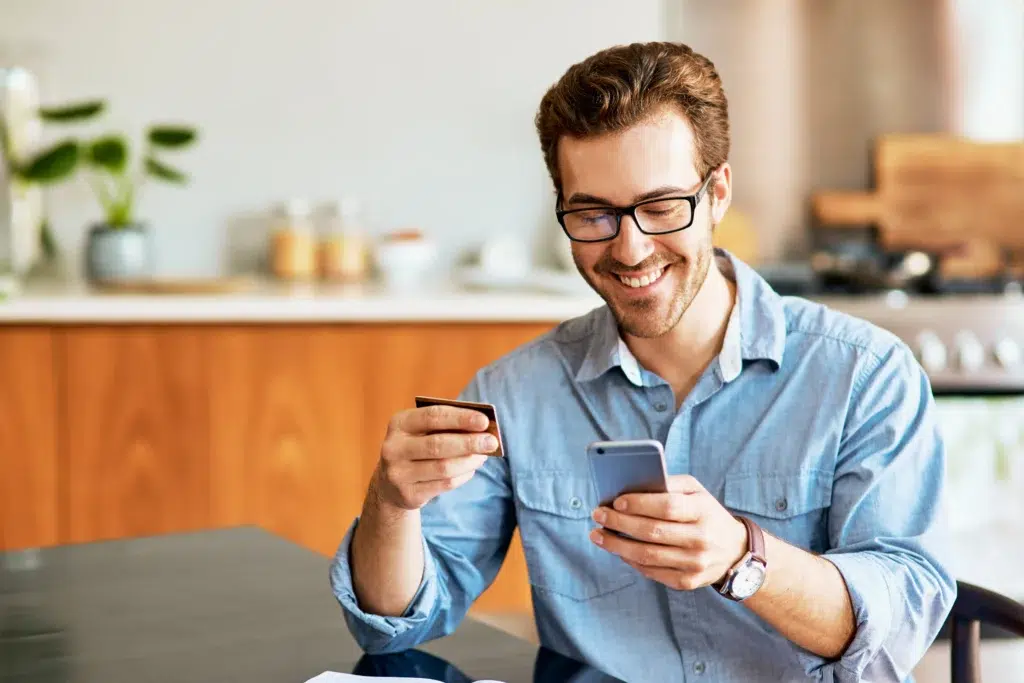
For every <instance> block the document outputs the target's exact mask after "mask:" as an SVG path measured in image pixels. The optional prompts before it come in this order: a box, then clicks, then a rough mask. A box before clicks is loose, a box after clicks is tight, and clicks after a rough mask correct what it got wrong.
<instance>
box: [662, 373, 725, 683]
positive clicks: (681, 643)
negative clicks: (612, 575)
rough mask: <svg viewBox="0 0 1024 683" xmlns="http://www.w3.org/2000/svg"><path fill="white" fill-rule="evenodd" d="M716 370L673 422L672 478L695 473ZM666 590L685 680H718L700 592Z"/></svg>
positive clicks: (716, 386) (717, 382) (668, 447)
mask: <svg viewBox="0 0 1024 683" xmlns="http://www.w3.org/2000/svg"><path fill="white" fill-rule="evenodd" d="M713 368H714V365H712V366H711V367H709V368H708V370H707V371H706V372H705V373H704V374H703V375H702V377H701V379H700V380H699V381H698V382H697V385H696V386H694V388H693V390H692V391H691V392H690V395H689V396H687V397H686V400H685V401H684V402H683V405H682V406H681V407H680V409H679V412H678V414H677V415H676V416H675V419H673V420H672V424H671V426H670V428H669V430H668V437H667V439H666V442H665V446H666V449H665V451H666V461H667V462H666V466H667V467H668V470H669V474H689V473H690V472H691V460H690V458H691V453H692V436H693V433H694V428H693V427H694V425H693V420H694V416H695V414H696V413H695V409H696V408H697V406H699V405H700V404H701V403H703V402H705V401H707V400H708V399H710V398H711V397H712V396H713V395H714V394H716V393H718V391H719V390H720V389H721V388H722V386H723V382H722V380H721V377H720V375H719V373H717V372H715V371H714V370H713ZM670 453H671V456H670V455H669V454H670ZM664 590H666V591H668V605H669V613H670V616H671V623H672V631H673V636H674V637H675V641H676V644H677V645H678V647H679V656H680V660H681V665H682V676H681V677H680V678H681V680H684V681H712V680H715V676H714V670H713V661H712V653H713V649H712V645H713V644H712V641H711V637H710V635H709V634H708V633H707V632H706V631H705V630H704V627H703V622H704V620H703V619H702V618H701V615H700V611H699V607H698V600H697V594H696V592H695V591H682V590H674V589H670V588H665V589H664ZM700 590H706V589H700Z"/></svg>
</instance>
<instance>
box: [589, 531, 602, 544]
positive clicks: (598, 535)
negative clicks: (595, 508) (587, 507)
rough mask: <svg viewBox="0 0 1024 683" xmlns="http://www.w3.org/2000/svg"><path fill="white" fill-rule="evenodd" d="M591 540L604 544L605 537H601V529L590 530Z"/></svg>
mask: <svg viewBox="0 0 1024 683" xmlns="http://www.w3.org/2000/svg"><path fill="white" fill-rule="evenodd" d="M590 540H591V541H593V542H594V543H596V544H597V545H604V539H603V538H601V532H600V531H597V530H595V531H591V532H590Z"/></svg>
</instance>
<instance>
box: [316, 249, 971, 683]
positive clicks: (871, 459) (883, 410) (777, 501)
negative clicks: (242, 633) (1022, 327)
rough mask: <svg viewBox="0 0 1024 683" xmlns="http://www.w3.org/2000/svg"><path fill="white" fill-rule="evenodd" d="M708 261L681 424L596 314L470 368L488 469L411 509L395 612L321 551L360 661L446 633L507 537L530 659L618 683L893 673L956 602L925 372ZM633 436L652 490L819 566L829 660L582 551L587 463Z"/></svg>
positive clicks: (737, 265) (869, 331)
mask: <svg viewBox="0 0 1024 683" xmlns="http://www.w3.org/2000/svg"><path fill="white" fill-rule="evenodd" d="M718 260H719V267H720V268H722V270H723V272H725V273H726V274H727V275H728V276H729V277H731V278H733V279H734V280H735V282H736V283H737V303H736V305H735V306H734V308H733V312H732V315H731V317H730V319H729V322H728V324H727V330H726V334H725V340H724V344H723V348H722V351H721V353H720V354H719V356H718V357H717V358H716V359H715V360H714V361H713V362H712V363H711V365H710V366H709V367H708V368H707V371H706V372H705V373H704V374H703V376H702V377H701V378H700V379H699V380H698V382H697V384H696V386H695V387H694V388H693V390H692V391H691V392H690V394H689V395H688V396H687V397H686V399H685V401H684V402H683V404H682V406H681V407H680V409H679V410H675V409H674V407H675V402H674V397H673V393H672V389H671V388H670V387H669V385H668V384H667V383H666V382H665V381H664V380H663V379H661V378H660V377H658V376H657V375H655V374H654V373H652V372H649V371H648V370H646V369H644V368H643V367H641V366H640V365H639V364H638V362H637V360H636V359H635V358H634V357H633V356H632V354H631V353H630V352H629V350H628V348H627V347H626V345H625V344H624V343H623V342H622V341H621V340H620V337H619V334H618V330H617V326H616V323H615V320H614V318H613V317H612V315H611V313H610V311H609V310H608V309H607V308H606V307H601V308H598V309H596V310H594V311H592V312H591V313H589V314H587V315H585V316H583V317H580V318H576V319H573V320H570V321H568V322H565V323H563V324H561V325H559V326H558V327H557V328H555V329H554V330H552V331H551V332H550V333H548V334H545V335H544V336H542V337H540V338H538V339H536V340H535V341H533V342H530V343H528V344H526V345H524V346H522V347H520V348H519V349H517V350H515V351H513V352H512V353H511V354H509V355H507V356H505V357H504V358H502V359H500V360H498V361H496V362H495V363H493V364H491V365H490V366H488V367H486V368H484V369H482V370H480V372H479V373H478V374H477V375H476V377H475V378H474V380H473V381H472V382H471V383H470V384H469V386H467V387H466V389H465V391H464V392H463V393H462V398H464V399H467V400H473V401H487V402H491V403H494V404H495V405H496V406H497V411H498V416H499V420H500V422H501V427H502V435H503V439H504V448H505V453H506V455H507V457H506V458H503V459H501V458H492V459H489V460H488V462H487V463H486V464H485V465H484V466H483V467H482V468H481V469H480V470H479V471H478V473H477V475H476V476H475V477H474V478H473V479H472V480H470V482H469V483H467V484H466V485H464V486H463V487H461V488H459V489H457V490H455V491H452V492H449V493H445V494H443V495H442V496H440V497H438V498H437V499H435V500H434V501H432V502H431V503H430V504H428V505H427V506H426V507H424V508H423V511H422V516H423V533H424V546H423V551H424V556H425V558H426V570H425V572H424V575H423V579H422V584H421V586H420V588H419V591H418V592H417V593H416V596H415V598H414V599H413V601H412V603H411V604H410V605H409V607H408V609H407V610H406V612H405V614H404V615H403V616H402V617H400V618H392V617H381V616H377V615H372V614H367V613H364V612H363V611H362V610H360V608H359V605H358V604H357V601H356V598H355V595H354V593H353V589H352V579H351V573H350V567H349V559H348V555H349V543H350V539H351V533H352V530H351V529H350V530H349V533H348V534H347V535H346V537H345V539H344V540H343V541H342V543H341V546H340V548H339V550H338V553H337V556H336V558H335V561H334V563H333V565H332V568H331V583H332V587H333V590H334V593H335V595H336V597H337V599H338V601H339V602H340V604H341V606H342V607H343V610H344V614H345V618H346V621H347V623H348V626H349V628H350V629H351V631H352V633H353V634H354V636H355V637H356V639H357V640H358V641H359V643H360V644H361V645H362V646H363V647H364V648H365V649H366V650H367V651H371V652H386V651H396V650H402V649H405V648H410V647H414V646H416V645H418V644H419V643H422V642H423V641H426V640H429V639H432V638H437V637H439V636H443V635H446V634H448V633H451V632H452V631H453V630H454V629H455V628H456V626H457V625H458V623H459V622H460V620H461V619H462V618H463V617H464V615H465V614H466V610H467V609H468V608H469V607H470V605H471V604H472V602H473V600H474V599H475V598H476V597H477V596H478V595H480V593H481V592H482V591H483V590H484V589H485V588H486V587H487V586H488V585H489V584H490V583H491V581H492V580H493V579H494V577H495V575H496V574H497V572H498V569H499V567H500V566H501V563H502V560H503V558H504V556H505V553H506V550H507V549H508V546H509V542H510V539H511V537H512V532H513V530H514V529H515V527H516V526H517V525H518V527H519V529H520V532H521V537H522V542H523V547H524V550H525V555H526V562H527V565H528V570H529V579H530V584H531V587H532V588H531V591H532V596H533V604H534V612H535V617H536V622H537V627H538V631H539V634H540V639H541V642H542V643H543V644H544V645H546V646H548V647H549V648H551V649H554V650H557V651H559V652H561V653H563V654H566V655H568V656H571V657H575V658H577V659H580V660H583V661H586V662H588V663H591V664H593V665H595V666H596V667H598V668H600V669H603V670H605V671H607V672H608V673H610V674H612V675H615V676H618V677H619V678H622V679H624V680H627V681H658V682H659V683H660V682H665V683H668V682H670V681H716V682H726V683H728V682H736V683H741V682H748V681H767V680H774V681H796V680H808V679H810V680H821V681H844V682H845V681H859V680H861V679H864V680H871V681H897V680H905V679H908V678H909V677H910V672H911V670H912V669H913V667H914V665H915V664H916V663H917V661H918V660H919V659H920V657H921V656H922V655H923V654H924V652H925V649H926V648H927V647H928V646H929V645H930V644H931V642H932V640H933V639H934V637H935V635H936V633H937V632H938V630H939V628H940V626H941V625H942V623H943V621H944V619H945V617H946V615H947V614H948V612H949V610H950V609H951V607H952V604H953V600H954V597H955V591H956V586H955V581H954V578H953V577H952V576H951V575H950V574H949V572H948V570H947V569H946V568H945V566H944V565H943V558H942V553H943V551H944V547H945V544H944V540H945V539H944V532H943V529H944V525H943V524H942V515H941V508H940V500H941V498H942V495H941V494H942V492H943V483H944V477H945V454H944V450H943V446H942V443H941V441H940V437H939V434H938V433H937V430H936V423H935V412H934V402H933V399H932V395H931V389H930V386H929V383H928V380H927V377H926V375H925V374H924V373H923V371H922V370H921V368H920V366H919V365H918V363H917V362H916V360H915V359H914V357H913V355H912V354H911V352H910V351H909V350H908V348H907V347H906V345H904V344H903V343H902V342H900V341H899V340H898V339H897V338H896V337H894V336H893V335H891V334H889V333H887V332H885V331H883V330H881V329H878V328H876V327H873V326H871V325H869V324H867V323H866V322H864V321H861V320H857V319H855V318H852V317H849V316H846V315H843V314H840V313H837V312H835V311H832V310H830V309H828V308H825V307H823V306H821V305H818V304H815V303H812V302H809V301H806V300H803V299H799V298H788V297H781V296H779V295H778V294H776V293H775V292H774V290H772V289H771V287H770V286H769V285H768V284H767V283H766V282H765V281H764V280H762V279H761V278H760V276H759V275H758V274H757V273H756V272H754V271H753V270H752V269H751V268H749V267H748V266H746V265H745V264H743V263H742V262H740V261H738V260H736V259H734V258H733V257H731V256H730V255H728V254H726V253H724V252H719V253H718ZM639 438H654V439H658V440H660V441H661V442H662V443H663V444H664V445H665V455H666V459H667V466H668V470H669V473H670V474H682V473H689V474H691V475H693V476H694V477H696V478H697V479H698V480H699V481H700V482H701V483H702V484H703V485H704V487H705V488H707V490H708V491H710V492H711V493H712V494H713V495H714V496H715V497H716V498H717V499H718V500H719V501H721V502H722V504H723V505H724V506H725V507H726V508H727V509H729V510H731V511H733V512H735V513H737V514H740V513H742V514H744V515H747V516H749V517H751V518H752V519H754V520H755V521H756V522H758V523H759V524H760V525H761V526H762V527H763V528H764V529H765V530H766V531H768V532H770V533H772V534H774V535H775V536H777V537H779V538H781V539H783V540H785V541H787V542H789V543H791V544H793V545H795V546H798V547H800V548H803V549H805V550H808V551H810V552H813V553H817V554H821V555H822V556H823V557H824V558H825V559H827V560H829V561H831V562H832V563H833V564H835V566H836V567H837V568H838V569H839V571H840V573H841V574H842V576H843V578H844V580H845V581H846V585H847V587H848V589H849V592H850V595H851V597H852V602H853V610H854V615H855V618H856V625H857V632H856V635H855V637H854V639H853V642H852V643H851V645H850V646H849V648H848V649H847V651H846V652H845V653H844V654H843V656H842V657H841V658H840V659H838V660H835V661H826V660H825V659H823V658H821V657H818V656H816V655H814V654H812V653H810V652H808V651H806V650H803V649H801V648H800V647H798V646H796V645H794V644H793V643H791V642H790V641H788V640H786V638H784V637H783V636H782V635H780V634H779V633H778V632H777V631H776V630H775V629H774V628H772V627H771V626H770V625H768V624H767V623H766V622H764V621H763V620H762V619H761V618H759V617H758V616H757V615H756V614H754V613H753V612H752V611H751V610H749V609H748V608H747V607H746V606H744V605H743V604H741V603H735V602H731V601H729V600H726V599H725V598H723V597H722V596H720V595H718V594H717V593H716V592H715V591H714V590H713V589H712V588H702V589H698V590H695V591H680V590H672V589H669V588H667V587H665V586H663V585H661V584H659V583H656V582H653V581H650V580H648V579H646V578H645V577H643V576H642V575H640V574H639V573H637V572H636V571H635V570H634V569H633V568H631V567H630V566H628V565H627V564H625V563H624V562H622V561H621V560H620V559H619V558H618V557H616V556H615V555H612V554H610V553H608V552H607V551H604V550H602V549H601V548H599V547H597V546H595V545H594V544H593V543H592V542H591V541H590V540H589V538H588V534H589V532H590V531H591V529H593V528H594V523H593V522H592V521H591V518H590V515H591V512H592V511H593V510H594V508H595V506H596V502H597V501H596V498H595V496H596V493H595V489H594V487H593V485H592V483H591V479H590V474H589V469H588V464H587V460H586V457H585V455H584V449H585V447H586V445H587V444H588V443H590V442H592V441H595V440H599V439H639ZM355 524H358V520H357V521H356V522H355ZM354 526H355V525H353V528H354ZM769 571H771V558H769Z"/></svg>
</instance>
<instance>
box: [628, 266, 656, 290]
mask: <svg viewBox="0 0 1024 683" xmlns="http://www.w3.org/2000/svg"><path fill="white" fill-rule="evenodd" d="M664 272H665V269H664V268H659V269H658V270H655V271H652V272H650V273H645V274H643V275H641V276H640V277H626V276H625V275H620V276H619V280H620V281H621V282H622V284H624V285H626V286H627V287H646V286H647V285H649V284H651V283H654V282H657V281H658V278H660V277H661V276H662V274H663V273H664Z"/></svg>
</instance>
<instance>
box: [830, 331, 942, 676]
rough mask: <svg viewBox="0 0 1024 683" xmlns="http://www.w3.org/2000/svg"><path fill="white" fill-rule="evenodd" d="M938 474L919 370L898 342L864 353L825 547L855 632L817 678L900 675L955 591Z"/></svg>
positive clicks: (930, 411)
mask: <svg viewBox="0 0 1024 683" xmlns="http://www.w3.org/2000/svg"><path fill="white" fill-rule="evenodd" d="M945 473H946V463H945V450H944V448H943V444H942V439H941V437H940V435H939V432H938V425H937V424H936V421H935V406H934V399H933V398H932V393H931V387H930V385H929V382H928V378H927V376H926V375H925V373H924V372H923V371H922V369H921V367H920V366H919V365H918V363H917V361H916V360H915V359H914V357H913V355H912V354H911V353H910V351H909V349H907V348H906V346H905V345H902V344H897V345H895V346H894V347H893V348H892V349H891V350H890V352H889V353H887V354H886V355H884V356H882V357H873V356H872V357H870V358H869V359H868V360H867V362H866V363H865V365H864V366H863V368H862V369H861V372H860V374H859V376H858V378H857V381H856V383H855V385H854V390H853V394H852V399H851V405H850V410H849V411H848V414H847V420H846V425H845V427H844V430H843V438H842V443H841V444H840V452H839V459H838V461H837V463H836V475H835V480H834V483H833V491H832V505H831V508H830V512H829V539H830V548H831V549H830V550H829V551H828V552H826V553H825V555H824V557H825V559H827V560H829V561H830V562H832V563H833V564H834V565H835V566H836V567H837V568H838V569H839V572H840V573H841V574H842V577H843V580H844V581H845V582H846V586H847V590H848V592H849V594H850V598H851V601H852V604H853V611H854V618H855V621H856V634H855V636H854V638H853V640H852V642H851V643H850V645H849V647H848V648H847V650H846V652H845V653H844V654H843V656H842V657H841V658H840V659H838V660H836V661H834V662H830V663H828V664H826V665H824V666H823V667H822V668H821V669H820V670H819V675H820V676H821V679H822V680H825V681H836V682H842V683H846V682H847V681H849V682H851V683H852V682H853V681H861V680H871V681H889V680H904V679H905V678H907V677H908V676H909V675H910V673H911V672H912V670H913V668H914V666H915V665H916V664H917V663H918V661H920V659H921V657H922V656H923V655H924V653H925V651H926V650H927V648H928V646H929V645H930V644H931V643H932V641H933V640H934V639H935V636H936V635H937V634H938V631H939V629H940V628H941V626H942V624H943V622H944V621H945V619H946V617H947V615H948V614H949V611H950V610H951V609H952V606H953V601H954V600H955V598H956V581H955V578H954V577H953V576H952V575H951V574H950V572H949V570H948V569H947V567H946V564H945V560H946V559H947V557H946V553H947V552H948V538H947V532H946V523H945V519H944V517H943V505H942V499H943V495H944V491H943V489H944V483H945Z"/></svg>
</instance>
